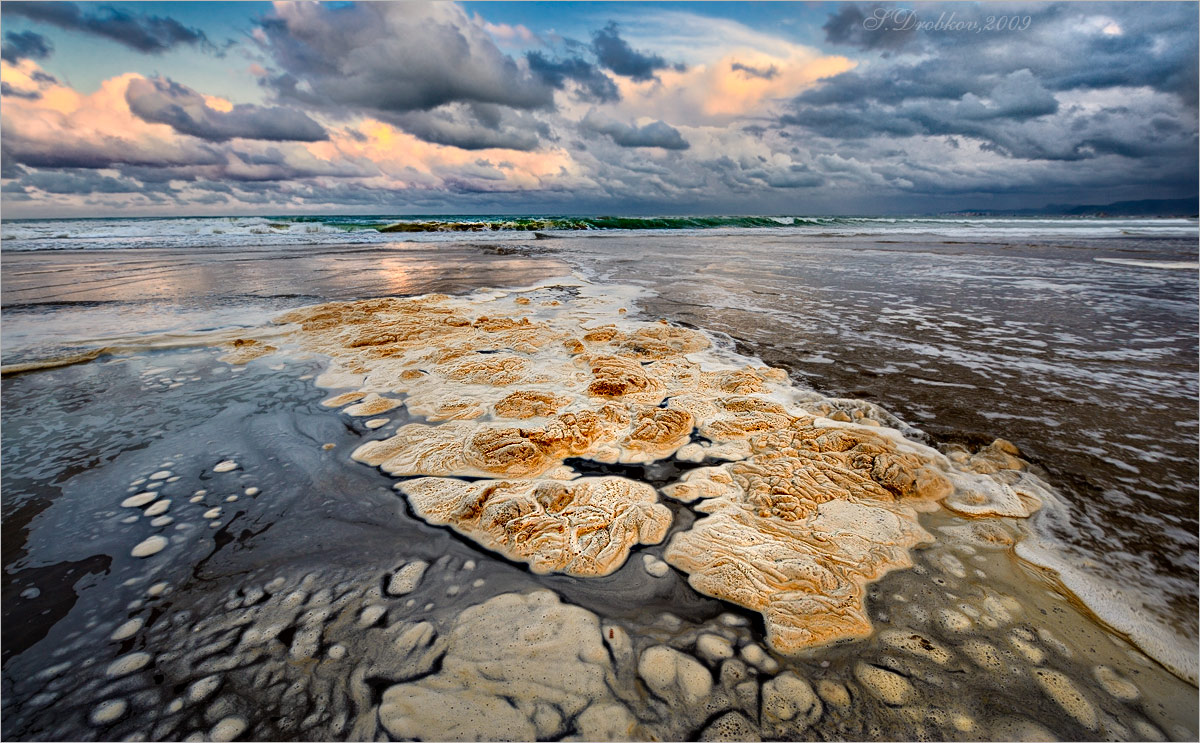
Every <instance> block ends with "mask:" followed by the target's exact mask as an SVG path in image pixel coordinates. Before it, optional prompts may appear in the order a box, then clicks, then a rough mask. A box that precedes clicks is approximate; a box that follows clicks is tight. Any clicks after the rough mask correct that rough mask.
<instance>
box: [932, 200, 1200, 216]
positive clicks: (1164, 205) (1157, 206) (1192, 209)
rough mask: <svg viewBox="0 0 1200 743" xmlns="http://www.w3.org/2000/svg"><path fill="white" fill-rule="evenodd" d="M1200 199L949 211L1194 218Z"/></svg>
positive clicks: (964, 213)
mask: <svg viewBox="0 0 1200 743" xmlns="http://www.w3.org/2000/svg"><path fill="white" fill-rule="evenodd" d="M1198 201H1200V197H1197V196H1193V197H1192V198H1190V199H1141V200H1139V201H1114V202H1113V203H1111V204H1074V205H1072V204H1050V205H1049V206H1045V207H1042V208H1041V209H962V210H960V211H955V212H948V214H951V215H954V216H968V217H1195V216H1196V214H1197V211H1200V210H1198V209H1197V202H1198Z"/></svg>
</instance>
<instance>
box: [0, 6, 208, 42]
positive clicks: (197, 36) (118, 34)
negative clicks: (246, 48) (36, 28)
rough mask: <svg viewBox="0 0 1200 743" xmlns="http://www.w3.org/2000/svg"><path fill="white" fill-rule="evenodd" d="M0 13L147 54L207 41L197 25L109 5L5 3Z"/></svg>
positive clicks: (0, 8) (0, 7)
mask: <svg viewBox="0 0 1200 743" xmlns="http://www.w3.org/2000/svg"><path fill="white" fill-rule="evenodd" d="M0 12H3V14H4V15H13V16H18V17H22V18H27V19H29V20H31V21H36V22H40V23H49V24H51V25H54V26H58V27H59V28H63V29H66V30H68V31H81V32H83V33H88V34H93V35H96V36H101V37H104V38H107V39H111V40H113V41H116V42H117V43H120V44H124V45H125V46H127V47H130V48H131V49H136V50H137V51H139V52H145V53H147V54H160V53H162V52H165V51H167V50H169V49H173V48H175V47H176V46H179V45H181V44H190V45H197V44H202V45H203V44H208V37H207V36H205V35H204V32H203V31H201V30H200V29H198V28H190V27H188V26H184V25H183V24H181V23H180V22H179V21H176V20H175V19H173V18H168V17H164V16H156V15H144V14H133V13H129V12H126V11H124V10H121V9H120V8H115V7H113V6H111V5H102V6H99V7H98V8H97V9H96V10H95V11H93V12H89V11H85V10H83V9H81V8H80V7H79V6H78V5H76V4H75V3H71V2H61V3H60V2H6V3H4V4H3V5H2V6H0Z"/></svg>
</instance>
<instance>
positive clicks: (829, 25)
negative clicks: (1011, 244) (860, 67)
mask: <svg viewBox="0 0 1200 743" xmlns="http://www.w3.org/2000/svg"><path fill="white" fill-rule="evenodd" d="M918 7H919V6H918ZM898 13H899V14H900V15H899V17H897V14H898ZM905 13H912V11H911V10H908V9H906V8H903V7H902V6H896V5H891V6H887V5H868V6H858V5H843V6H842V7H841V8H839V9H838V11H837V12H836V13H834V14H832V15H830V16H829V20H828V21H826V22H825V25H824V26H822V28H823V30H824V31H825V40H826V41H828V42H830V43H832V44H845V45H847V46H853V47H857V48H859V49H867V50H890V49H900V48H902V47H904V46H907V45H908V44H909V43H910V42H911V41H912V40H913V38H914V36H915V35H916V32H915V30H913V29H912V28H906V27H905V25H904V19H905V17H906V16H905V15H904V14H905Z"/></svg>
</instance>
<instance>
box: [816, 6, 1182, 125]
mask: <svg viewBox="0 0 1200 743" xmlns="http://www.w3.org/2000/svg"><path fill="white" fill-rule="evenodd" d="M1197 8H1198V6H1197V5H1196V4H1195V3H1155V4H1153V5H1147V4H1139V3H1055V4H1048V5H1032V4H1025V5H1015V6H994V7H993V6H988V5H980V6H973V5H960V4H953V3H951V4H919V5H916V6H913V7H912V8H908V9H905V8H903V7H901V6H897V5H887V6H861V7H860V6H854V5H846V6H842V8H841V9H840V10H839V11H838V12H837V13H836V14H834V15H832V16H830V20H829V22H828V23H827V24H826V26H825V30H826V39H827V40H828V41H830V42H831V43H835V44H845V45H849V46H853V47H857V48H859V49H864V50H867V51H878V50H880V49H900V48H901V47H902V48H903V50H904V51H905V52H912V53H914V54H915V53H921V54H922V55H923V56H926V57H927V59H926V61H924V62H922V63H919V64H899V63H896V64H873V65H871V66H870V67H869V68H868V69H867V71H866V72H858V71H854V72H848V73H843V75H841V76H838V78H841V83H840V86H841V85H845V86H854V87H856V88H857V89H858V90H867V91H883V92H884V94H885V95H892V96H895V95H897V94H898V93H897V91H893V90H892V88H893V87H894V86H896V85H905V86H907V87H909V88H910V89H913V90H914V91H915V90H922V89H925V90H929V89H936V88H939V87H940V86H941V85H942V84H943V83H944V82H945V80H946V79H948V78H958V80H959V82H957V83H956V84H955V86H954V87H955V88H957V89H959V91H960V92H959V93H958V95H961V92H962V91H961V89H962V87H963V86H964V85H965V86H967V87H968V88H969V85H970V84H969V81H970V80H971V79H972V78H977V77H980V76H983V77H988V76H996V75H1003V74H1006V73H1008V72H1011V71H1014V70H1019V69H1028V70H1030V71H1031V72H1032V73H1033V74H1034V75H1035V76H1036V77H1037V78H1038V80H1039V81H1040V82H1041V83H1042V85H1044V86H1045V87H1046V88H1047V89H1048V90H1052V91H1063V90H1076V89H1101V88H1111V87H1116V86H1131V87H1138V86H1148V87H1151V88H1154V89H1155V90H1160V91H1162V92H1166V93H1174V94H1177V95H1179V96H1181V97H1182V98H1183V99H1184V100H1185V101H1187V102H1190V104H1191V105H1195V102H1196V89H1197V46H1198V45H1197V33H1196V32H1197V15H1198V10H1197ZM889 13H890V15H888V14H889ZM898 14H899V15H898ZM951 15H952V16H953V18H954V20H955V21H974V22H978V23H980V24H982V23H984V22H986V19H987V17H988V16H989V15H990V16H994V17H999V16H1004V17H1006V18H1007V17H1011V16H1014V15H1015V16H1016V17H1017V18H1018V20H1020V26H1021V28H1022V30H1015V29H1013V30H1005V31H999V32H996V31H992V32H982V31H981V32H978V33H974V32H954V31H936V30H920V31H918V30H916V26H915V25H914V22H915V21H920V22H924V23H934V22H936V21H937V20H938V19H939V18H943V17H947V18H948V17H950V16H951ZM859 18H861V20H856V19H859ZM881 19H882V20H881ZM1026 20H1027V21H1028V25H1027V26H1026V25H1025V21H1026ZM864 24H865V25H864ZM898 28H908V29H909V33H907V34H906V32H904V31H898V30H897V29H898ZM905 35H907V36H908V38H909V41H907V42H905V43H904V44H896V43H894V42H893V41H890V40H892V39H895V38H896V37H898V36H905ZM838 78H834V79H835V80H837V79H838ZM976 92H978V91H976ZM950 93H951V91H947V92H946V93H945V94H943V95H941V96H936V95H935V96H934V97H956V96H952V95H950ZM847 94H849V92H848V91H847Z"/></svg>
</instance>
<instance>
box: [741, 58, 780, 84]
mask: <svg viewBox="0 0 1200 743" xmlns="http://www.w3.org/2000/svg"><path fill="white" fill-rule="evenodd" d="M729 69H730V70H731V71H733V72H744V73H746V75H747V76H749V77H761V78H762V79H763V80H774V79H775V78H777V77H779V68H778V67H776V66H775V65H770V66H769V67H754V66H753V65H748V64H742V63H741V62H732V63H730V65H729Z"/></svg>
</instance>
